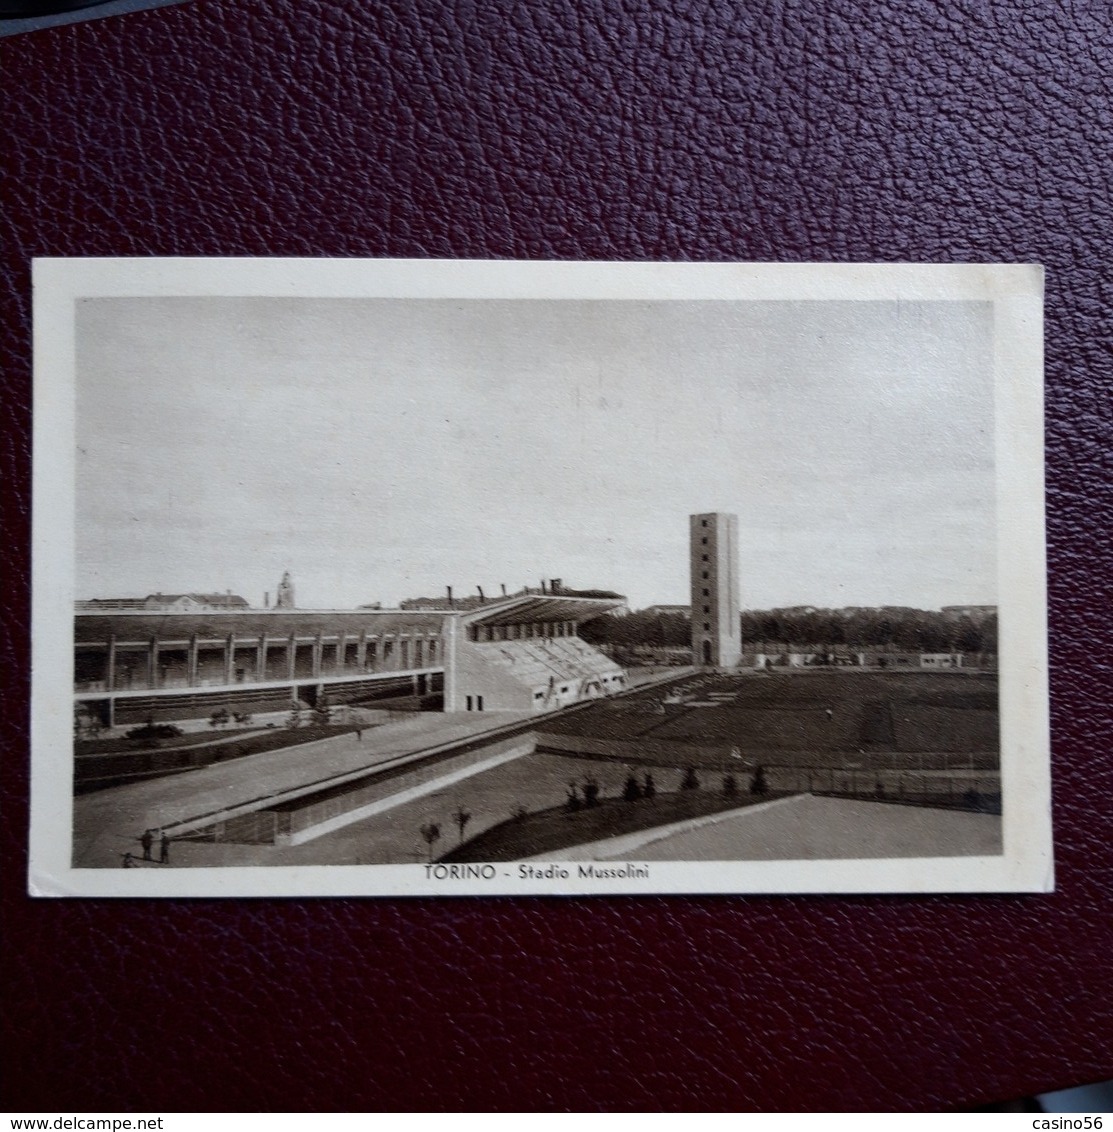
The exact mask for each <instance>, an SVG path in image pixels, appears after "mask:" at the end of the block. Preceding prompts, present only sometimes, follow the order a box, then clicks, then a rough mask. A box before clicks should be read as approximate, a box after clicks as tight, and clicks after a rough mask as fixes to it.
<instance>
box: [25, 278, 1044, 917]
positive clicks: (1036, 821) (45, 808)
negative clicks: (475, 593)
mask: <svg viewBox="0 0 1113 1132" xmlns="http://www.w3.org/2000/svg"><path fill="white" fill-rule="evenodd" d="M34 286H35V295H34V314H35V329H34V361H35V380H34V398H35V404H34V425H33V454H34V463H33V470H32V486H33V528H32V529H33V533H32V555H33V596H32V606H33V634H32V696H31V711H32V728H31V736H32V742H31V746H32V787H31V838H30V866H29V888H30V891H31V893H32V894H33V895H39V896H92V897H119V896H160V897H165V896H174V897H194V896H239V897H251V896H257V897H269V896H364V895H366V896H374V895H377V896H429V895H452V896H465V895H467V896H474V895H496V894H498V895H507V894H510V895H615V894H628V895H645V894H670V893H690V894H696V893H735V894H748V893H752V894H795V893H846V894H850V893H931V892H935V893H977V892H1046V891H1050V890H1051V889H1052V887H1053V866H1052V834H1051V812H1050V773H1049V763H1050V742H1049V715H1048V700H1047V688H1048V665H1047V630H1046V613H1045V611H1046V566H1045V547H1044V516H1043V500H1044V495H1043V399H1042V393H1043V383H1042V371H1043V337H1042V334H1043V331H1042V296H1043V271H1042V268H1041V267H1039V266H1037V265H964V264H955V265H916V264H662V263H653V264H646V263H573V262H557V263H540V262H521V261H430V260H333V259H327V260H326V259H207V258H197V259H190V258H185V259H157V258H149V259H95V258H89V259H39V260H36V261H35V264H34ZM159 295H164V296H256V295H258V296H276V295H279V296H290V297H304V298H322V297H324V298H327V297H337V298H341V297H343V298H350V297H362V298H371V297H391V298H405V297H414V298H461V299H463V298H523V299H526V298H579V299H684V300H693V299H706V300H733V301H740V300H741V301H745V300H759V299H766V300H767V299H782V300H796V301H803V300H816V299H839V300H854V299H860V300H871V299H873V300H876V299H887V300H900V299H906V300H909V301H914V300H918V301H922V300H933V301H943V302H945V301H959V300H967V301H968V300H983V301H990V302H992V303H993V305H994V342H995V352H994V369H995V389H996V397H995V408H996V475H997V489H998V491H997V520H998V532H997V533H998V547H999V551H1000V552H999V554H998V563H999V565H998V571H999V607H1000V635H1001V646H1000V658H1001V659H1000V672H999V678H1000V696H1001V701H1000V704H1001V775H1002V787H1003V823H1004V853H1003V855H1002V856H1000V857H933V858H925V859H904V858H897V859H883V860H806V861H729V862H702V861H701V862H651V863H648V864H646V863H637V864H639V865H641V866H642V867H644V868H646V869H647V870H648V878H647V879H645V878H633V879H631V878H619V879H611V878H604V879H599V878H594V877H586V878H585V877H583V876H581V875H580V866H579V865H578V864H577V863H575V862H567V863H563V864H562V865H561V866H560V869H563V870H565V871H567V873H568V876H567V877H563V876H561V875H559V872H557V873H556V875H554V876H552V877H550V878H546V879H537V878H533V879H526V878H522V877H521V876H520V875H519V869H518V866H517V865H516V864H515V865H495V866H492V867H491V869H490V875H489V876H475V875H472V876H467V877H457V878H451V877H450V878H444V879H440V878H439V876H437V875H434V870H430V869H428V868H427V866H424V865H366V866H355V865H353V866H340V865H337V866H313V867H297V868H289V867H273V868H272V867H250V868H239V867H236V868H221V869H209V868H202V869H181V870H175V869H170V870H146V869H133V870H104V869H75V868H72V867H71V864H70V852H71V830H72V825H73V800H72V766H71V763H72V687H73V650H72V636H73V614H72V611H73V600H74V596H75V595H74V582H73V578H74V513H75V512H74V507H75V485H74V476H75V455H74V453H75V419H74V389H75V343H74V321H75V320H74V309H75V303H76V301H77V300H78V299H80V298H92V297H108V296H113V297H119V296H159ZM631 863H634V862H631ZM621 866H622V862H612V863H609V864H607V865H605V866H596V868H597V869H598V868H620V867H621Z"/></svg>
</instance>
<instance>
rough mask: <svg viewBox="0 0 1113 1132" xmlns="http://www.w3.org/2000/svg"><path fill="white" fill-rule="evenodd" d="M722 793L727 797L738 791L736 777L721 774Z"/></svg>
mask: <svg viewBox="0 0 1113 1132" xmlns="http://www.w3.org/2000/svg"><path fill="white" fill-rule="evenodd" d="M723 793H724V794H725V795H726V796H727V797H728V798H729V797H731V796H733V795H735V794H737V793H738V779H737V778H735V777H734V775H733V774H725V775H723Z"/></svg>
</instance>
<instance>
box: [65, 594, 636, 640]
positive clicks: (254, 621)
mask: <svg viewBox="0 0 1113 1132" xmlns="http://www.w3.org/2000/svg"><path fill="white" fill-rule="evenodd" d="M622 604H623V601H622V600H615V599H600V598H580V597H553V596H544V597H542V596H540V595H536V594H519V595H518V596H516V597H507V598H499V599H497V600H495V601H490V602H487V603H486V604H485V605H482V606H479V607H477V608H475V609H469V610H399V609H381V610H379V609H229V610H190V611H185V612H180V613H179V612H172V611H167V610H157V609H146V610H131V609H127V610H121V609H117V610H111V611H108V610H103V611H101V610H89V609H79V610H77V612H76V618H75V625H76V629H75V637H76V640H77V642H78V643H81V642H83V641H85V642H93V641H102V640H106V639H107V638H108V637H109V636H110V635H116V636H118V637H122V638H126V639H128V640H141V639H146V638H150V637H160V638H165V637H167V636H168V635H173V636H174V637H175V638H182V637H189V636H194V635H196V636H198V637H203V638H207V639H211V638H215V637H224V636H227V635H229V634H231V635H234V636H237V637H241V636H242V637H251V636H261V635H262V634H264V633H265V634H267V635H268V636H270V637H275V638H277V637H282V636H289V635H299V634H310V633H318V632H324V633H335V632H339V631H341V630H343V631H344V632H346V633H357V634H358V633H359V632H360V631H361V630H365V631H366V632H368V633H370V634H383V633H396V632H407V633H412V632H434V633H435V632H438V631H439V630H440V628H441V626H442V625H443V624H444V622H445V621H446V620H447V619H448V618H453V617H455V618H459V619H460V620H461V622H463V623H466V624H468V625H518V624H528V623H530V622H538V621H549V622H552V621H575V622H583V621H590V620H592V619H593V618H595V617H599V616H601V615H602V614H604V613H608V612H610V611H611V610H612V609H617V608H620V607H621V606H622Z"/></svg>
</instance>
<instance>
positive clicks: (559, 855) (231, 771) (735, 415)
mask: <svg viewBox="0 0 1113 1132" xmlns="http://www.w3.org/2000/svg"><path fill="white" fill-rule="evenodd" d="M34 282H35V299H34V318H35V347H34V348H35V393H34V396H35V402H34V469H33V488H34V516H33V527H34V546H33V570H34V579H33V580H34V594H33V605H34V608H33V618H34V621H33V636H34V644H33V689H32V829H31V856H30V875H29V884H30V890H31V892H32V893H33V894H35V895H39V896H71V897H72V896H85V897H116V896H146V897H160V896H175V897H181V896H241V897H242V896H282V895H294V896H318V895H319V896H333V895H342V896H380V895H381V896H446V895H447V896H475V895H516V894H520V895H530V894H546V895H575V896H585V895H599V896H606V895H614V894H639V895H651V894H670V893H727V894H747V893H766V894H781V893H784V894H790V893H939V892H952V893H959V892H965V893H972V892H1044V891H1048V890H1050V888H1051V887H1052V884H1053V866H1052V837H1051V815H1050V782H1049V738H1048V692H1047V686H1048V668H1047V640H1046V566H1045V555H1044V503H1043V415H1042V414H1043V377H1042V374H1043V363H1042V349H1043V330H1042V301H1043V300H1042V295H1043V273H1042V269H1041V268H1040V267H1039V266H1036V265H967V264H959V265H909V264H745V263H737V264H733V263H732V264H726V263H724V264H689V263H590V262H576V263H573V262H551V263H542V262H494V261H470V262H469V261H437V260H423V261H415V260H358V259H351V260H338V259H328V260H326V259H158V258H144V259H41V260H37V261H36V262H35V271H34Z"/></svg>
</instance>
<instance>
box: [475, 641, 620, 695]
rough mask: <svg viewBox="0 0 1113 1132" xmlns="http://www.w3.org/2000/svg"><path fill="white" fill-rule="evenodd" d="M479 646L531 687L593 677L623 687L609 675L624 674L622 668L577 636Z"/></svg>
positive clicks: (612, 685) (492, 658) (517, 679)
mask: <svg viewBox="0 0 1113 1132" xmlns="http://www.w3.org/2000/svg"><path fill="white" fill-rule="evenodd" d="M476 647H477V648H479V649H480V650H481V651H482V653H483V655H484V656H485V657H487V658H488V659H489V660H491V661H493V662H495V663H496V664H499V665H500V666H501V667H503V668H506V669H508V670H509V672H510V673H511V675H512V676H513V677H514V679H515V680H516V681H518V682H519V683H521V684H523V685H525V686H527V687H530V688H539V687H544V686H547V685H549V684H551V683H552V682H553V681H556V682H557V683H567V682H570V681H582V680H592V679H596V680H599V681H600V682H601V683H608V684H610V686H611V687H614V688H617V687H620V686H621V685H620V684H618V683H617V682H614V681H607V678H608V677H614V676H618V675H621V674H622V670H621V669H620V668H619V667H618V666H617V665H616V664H615V663H614V661H612V660H611V659H610V658H609V657H608V656H605V655H604V654H603V653H601V652H599V651H598V650H597V649H594V648H592V647H591V645H589V644H588V643H587V642H586V641H582V640H580V639H579V638H578V637H545V638H535V639H533V640H525V641H493V642H490V643H488V644H482V645H478V646H476ZM608 690H609V689H608Z"/></svg>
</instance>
